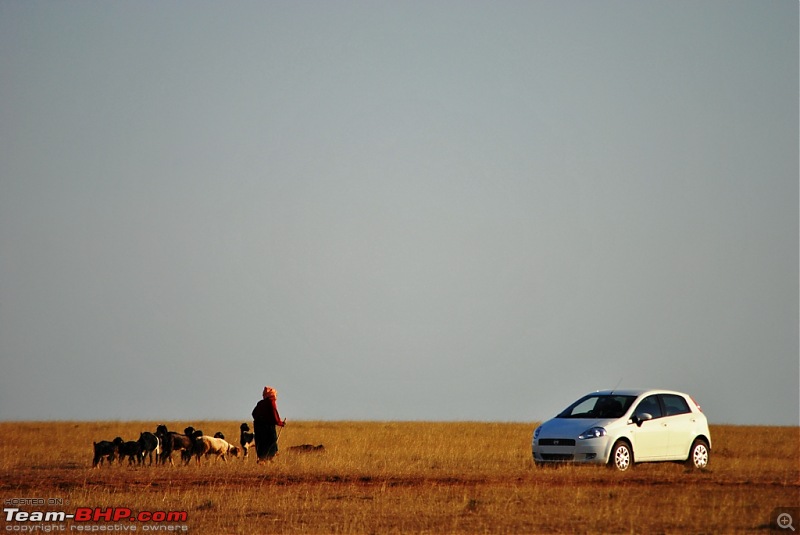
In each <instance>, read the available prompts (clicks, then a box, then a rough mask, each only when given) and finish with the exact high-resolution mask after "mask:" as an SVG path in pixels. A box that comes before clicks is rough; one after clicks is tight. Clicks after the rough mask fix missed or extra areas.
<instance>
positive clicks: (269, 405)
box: [253, 398, 283, 460]
mask: <svg viewBox="0 0 800 535" xmlns="http://www.w3.org/2000/svg"><path fill="white" fill-rule="evenodd" d="M278 425H279V426H283V422H282V421H281V417H280V415H279V414H278V407H277V405H276V404H275V400H274V399H270V398H264V399H262V400H261V401H259V402H258V404H257V405H256V407H255V408H254V409H253V434H254V435H255V439H256V454H257V455H258V458H259V460H263V459H271V458H272V457H274V456H275V454H276V453H278V433H277V431H276V429H275V426H278Z"/></svg>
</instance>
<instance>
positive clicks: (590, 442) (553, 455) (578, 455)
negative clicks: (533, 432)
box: [533, 437, 610, 464]
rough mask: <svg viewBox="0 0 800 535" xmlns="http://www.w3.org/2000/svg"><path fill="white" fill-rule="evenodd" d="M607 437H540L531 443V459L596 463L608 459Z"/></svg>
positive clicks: (542, 461)
mask: <svg viewBox="0 0 800 535" xmlns="http://www.w3.org/2000/svg"><path fill="white" fill-rule="evenodd" d="M609 444H610V441H609V440H608V437H598V438H590V439H586V440H580V439H549V438H542V437H540V438H539V439H538V440H536V441H534V443H533V460H534V462H536V463H537V464H539V463H597V464H605V463H606V461H607V460H608V453H609V452H608V450H609Z"/></svg>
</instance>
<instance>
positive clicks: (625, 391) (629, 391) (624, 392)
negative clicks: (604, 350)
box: [592, 388, 688, 397]
mask: <svg viewBox="0 0 800 535" xmlns="http://www.w3.org/2000/svg"><path fill="white" fill-rule="evenodd" d="M592 394H600V395H603V396H610V395H611V394H616V395H619V396H636V397H639V396H643V395H645V394H677V395H679V396H687V395H688V394H684V393H683V392H676V391H674V390H659V389H655V388H614V389H612V390H598V391H596V392H592Z"/></svg>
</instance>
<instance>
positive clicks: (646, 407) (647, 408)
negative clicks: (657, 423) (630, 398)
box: [634, 394, 662, 420]
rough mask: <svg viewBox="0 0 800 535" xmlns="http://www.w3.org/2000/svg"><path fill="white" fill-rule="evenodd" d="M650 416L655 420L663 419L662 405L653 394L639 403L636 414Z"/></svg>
mask: <svg viewBox="0 0 800 535" xmlns="http://www.w3.org/2000/svg"><path fill="white" fill-rule="evenodd" d="M645 412H646V413H648V414H650V415H651V416H652V417H653V419H654V420H655V419H656V418H661V416H662V414H661V405H660V404H659V403H658V396H657V395H655V394H653V395H652V396H647V397H646V398H644V399H643V400H642V402H641V403H639V406H638V407H636V411H635V412H634V413H635V414H643V413H645Z"/></svg>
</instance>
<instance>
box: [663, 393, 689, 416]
mask: <svg viewBox="0 0 800 535" xmlns="http://www.w3.org/2000/svg"><path fill="white" fill-rule="evenodd" d="M661 401H662V402H663V403H664V411H666V416H675V415H676V414H686V413H688V412H692V410H691V409H690V408H689V404H688V403H686V400H685V399H683V396H676V395H675V394H662V395H661Z"/></svg>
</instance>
